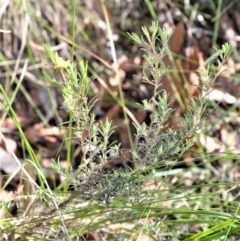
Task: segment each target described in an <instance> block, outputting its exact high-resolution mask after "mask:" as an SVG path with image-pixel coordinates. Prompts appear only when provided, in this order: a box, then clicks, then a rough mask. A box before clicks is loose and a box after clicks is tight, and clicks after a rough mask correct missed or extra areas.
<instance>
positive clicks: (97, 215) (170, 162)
mask: <svg viewBox="0 0 240 241" xmlns="http://www.w3.org/2000/svg"><path fill="white" fill-rule="evenodd" d="M142 32H143V36H141V37H139V36H138V35H136V34H135V33H129V34H128V36H129V37H130V38H131V39H132V40H133V42H134V43H136V44H137V45H138V46H139V47H140V48H142V50H143V51H144V55H143V57H144V59H145V60H146V63H147V65H146V66H145V67H144V69H143V81H144V82H146V83H147V84H150V85H152V86H153V94H152V97H151V98H150V99H149V100H143V101H142V106H143V110H146V111H148V112H150V124H149V125H147V124H146V123H143V124H142V125H141V126H139V127H137V126H136V127H135V128H136V135H135V140H134V143H133V147H132V149H131V150H129V151H130V152H131V156H132V160H131V161H132V162H133V163H134V165H133V166H134V168H130V167H128V166H126V167H125V168H124V170H109V171H108V170H106V169H105V166H106V165H107V163H108V162H109V160H112V159H114V158H117V157H118V156H120V155H121V145H120V143H115V142H114V143H111V141H110V136H111V135H112V133H113V132H114V127H113V126H112V125H111V120H108V119H107V120H106V121H105V122H101V121H100V122H98V121H96V118H95V115H94V114H93V112H92V110H93V107H94V104H95V103H96V101H97V100H96V98H92V99H90V98H89V97H88V93H89V90H90V84H91V78H89V77H88V64H87V62H85V61H84V60H80V61H79V62H78V63H77V64H75V63H73V62H71V61H69V60H64V59H63V58H62V57H60V56H59V55H58V53H57V52H52V51H51V48H50V46H49V45H45V46H44V47H45V50H46V53H47V55H48V56H49V58H50V60H51V62H52V65H53V68H54V69H55V71H57V72H59V73H60V77H61V79H59V78H57V79H56V77H55V76H53V75H52V74H50V73H49V72H47V71H46V70H44V72H43V74H44V78H45V79H46V81H47V82H48V84H49V85H50V86H51V85H54V86H59V88H61V90H62V95H63V98H64V103H63V108H65V110H66V111H68V112H69V115H70V120H69V123H68V128H70V129H71V132H72V133H74V135H75V136H74V137H72V141H74V140H77V142H78V144H79V145H80V147H81V152H82V157H81V162H80V165H79V166H78V167H77V169H76V170H73V169H72V168H71V167H68V168H66V169H65V170H63V169H62V168H61V166H60V164H59V162H58V161H57V160H54V161H52V168H53V169H54V170H55V171H56V172H57V173H59V174H61V175H62V176H64V177H65V187H64V188H65V191H66V190H67V189H68V188H69V187H70V186H71V188H72V189H73V191H72V193H71V194H70V195H67V194H64V193H61V191H57V190H56V191H55V192H53V193H52V192H49V190H48V189H43V187H39V189H38V190H36V198H35V201H34V205H33V206H38V205H39V203H40V201H41V202H42V203H43V205H46V204H47V206H48V209H49V210H48V211H45V212H43V213H41V214H39V213H36V212H34V215H35V217H33V216H25V217H22V221H15V220H14V219H13V220H11V222H9V227H8V230H10V226H11V225H13V224H14V225H15V229H17V230H18V233H20V234H21V235H25V236H26V237H35V238H36V237H37V238H39V237H41V239H38V240H45V239H46V240H49V239H51V237H53V236H54V235H55V237H57V239H58V240H73V239H74V238H76V237H82V235H83V234H85V233H86V232H88V231H89V230H94V229H100V228H101V227H103V226H104V225H106V224H110V223H124V222H133V221H134V220H141V219H143V218H149V217H152V216H151V214H150V213H151V211H152V210H153V209H151V207H152V206H151V203H154V202H155V201H156V200H155V198H156V196H154V192H153V193H150V192H148V190H146V188H145V187H146V184H147V183H149V182H151V180H153V179H156V176H158V183H159V184H160V185H158V186H157V187H155V188H160V187H161V188H164V185H161V182H162V183H164V182H163V180H164V177H165V176H167V175H168V173H170V172H171V170H172V168H173V166H174V165H176V163H177V160H178V159H179V158H180V157H181V156H182V155H183V153H184V152H185V151H186V150H188V149H189V148H190V147H191V146H192V145H193V136H194V135H195V133H197V132H198V131H199V130H200V129H201V128H202V118H203V116H204V114H205V110H206V106H207V104H208V98H207V97H208V94H209V91H210V90H211V89H212V87H213V84H214V80H215V78H216V76H218V75H219V74H220V73H221V71H222V66H223V64H224V63H225V61H226V59H227V57H228V56H229V54H230V52H231V48H230V46H229V45H228V44H225V45H223V46H222V49H220V50H216V53H215V54H214V55H213V56H212V59H211V60H212V61H217V63H218V66H217V67H216V66H213V65H212V64H209V65H208V66H206V68H205V69H202V70H199V73H198V74H199V78H200V79H201V83H202V86H201V88H202V94H201V95H199V96H198V97H193V98H192V99H191V100H189V105H190V106H191V108H190V109H189V110H188V111H186V113H185V114H184V116H183V117H182V119H181V123H180V125H179V126H177V127H175V128H172V127H168V120H169V118H170V116H171V115H172V114H173V113H174V110H173V109H171V108H170V105H169V103H170V101H171V100H169V99H168V93H166V91H164V90H162V89H161V80H162V78H163V76H164V75H166V74H167V73H168V72H169V70H168V69H166V68H164V67H162V66H161V65H160V64H159V63H160V60H161V59H162V58H163V57H164V56H166V55H167V54H170V53H169V50H168V38H169V36H168V35H167V33H166V32H165V31H164V30H163V29H161V28H159V27H158V24H157V22H153V23H152V26H151V28H150V30H149V29H147V28H146V27H142ZM2 91H3V90H2ZM157 173H158V174H159V173H160V175H156V174H157ZM52 199H54V200H55V202H54V204H53V202H52ZM37 203H38V204H37ZM128 208H129V209H128ZM158 215H161V214H158ZM162 215H163V214H162ZM166 215H167V214H166ZM153 216H154V215H153ZM19 222H20V223H19ZM156 225H160V223H159V222H156ZM142 226H144V225H142ZM20 228H22V231H19V229H20ZM135 228H136V230H138V229H139V224H138V225H136V226H135ZM140 229H141V228H140ZM142 230H144V228H142ZM6 233H7V232H6ZM126 233H127V234H125V235H129V237H130V236H131V235H133V234H132V233H130V232H126ZM119 235H120V236H118V239H117V240H121V239H122V240H123V239H124V237H123V236H121V235H123V233H122V232H120V233H119ZM29 240H30V239H29ZM74 240H77V239H74ZM82 240H84V239H82ZM134 240H136V239H134Z"/></svg>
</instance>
